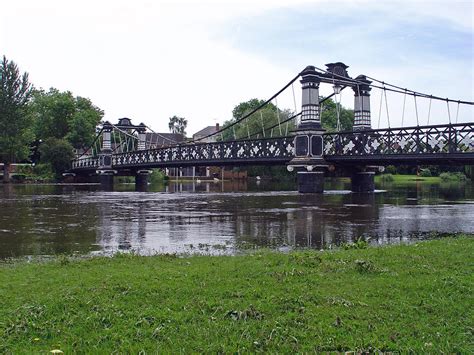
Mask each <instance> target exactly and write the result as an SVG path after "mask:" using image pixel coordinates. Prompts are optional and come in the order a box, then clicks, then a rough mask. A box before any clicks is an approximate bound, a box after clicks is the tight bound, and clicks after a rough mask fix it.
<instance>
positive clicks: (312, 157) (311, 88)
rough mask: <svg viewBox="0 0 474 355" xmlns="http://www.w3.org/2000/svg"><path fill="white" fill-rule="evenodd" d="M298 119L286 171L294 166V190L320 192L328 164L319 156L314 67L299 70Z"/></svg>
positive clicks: (316, 75) (319, 145)
mask: <svg viewBox="0 0 474 355" xmlns="http://www.w3.org/2000/svg"><path fill="white" fill-rule="evenodd" d="M300 82H301V85H302V90H303V92H302V104H301V106H302V109H301V112H302V113H301V121H300V124H299V125H298V127H297V129H296V137H295V158H293V159H292V160H291V161H290V163H289V165H288V171H293V170H294V169H297V182H298V192H302V193H306V192H323V190H324V172H325V170H326V168H327V166H328V164H327V163H326V162H325V161H324V159H323V136H322V135H323V133H324V131H325V130H324V129H323V128H322V127H321V110H320V105H319V84H320V83H321V79H320V77H319V76H318V74H317V72H316V69H315V67H314V66H307V67H306V68H305V69H304V70H303V72H302V73H301V81H300Z"/></svg>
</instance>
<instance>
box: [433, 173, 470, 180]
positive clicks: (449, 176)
mask: <svg viewBox="0 0 474 355" xmlns="http://www.w3.org/2000/svg"><path fill="white" fill-rule="evenodd" d="M439 177H440V179H441V180H442V181H445V182H446V181H452V182H454V181H466V180H467V178H466V175H464V173H461V172H455V173H449V172H446V173H441V174H439Z"/></svg>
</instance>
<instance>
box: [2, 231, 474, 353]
mask: <svg viewBox="0 0 474 355" xmlns="http://www.w3.org/2000/svg"><path fill="white" fill-rule="evenodd" d="M473 252H474V239H472V238H469V237H461V238H457V239H454V238H453V239H451V238H448V239H443V240H434V241H429V242H422V243H418V244H416V245H408V246H407V245H400V246H391V247H381V248H368V249H363V250H359V249H358V250H338V251H326V252H318V251H304V252H293V253H290V254H279V253H274V252H268V251H266V252H258V253H256V254H252V255H247V256H237V257H228V256H227V257H225V256H224V257H209V256H205V257H203V256H195V257H188V258H178V257H174V256H156V257H138V256H134V255H119V256H116V257H113V258H92V259H86V260H69V259H66V258H58V259H57V260H55V261H50V262H33V263H26V262H13V263H10V264H8V263H3V264H1V265H0V302H1V307H0V352H1V353H5V352H6V353H9V352H13V353H31V352H35V353H48V352H49V351H51V350H53V349H60V350H62V351H64V352H65V353H70V352H73V351H74V352H81V353H84V352H85V353H110V352H111V351H112V350H118V351H120V352H138V351H140V350H145V351H148V352H157V351H158V352H202V351H204V352H219V351H225V352H235V351H241V352H249V351H250V352H254V351H260V350H262V351H273V352H275V351H279V352H294V351H328V350H329V351H330V350H339V351H354V350H355V351H357V350H358V351H361V350H368V351H375V350H382V351H395V350H399V351H404V352H406V351H415V352H427V351H429V352H439V351H443V352H461V353H473V351H474V347H473V344H472V339H473V330H474V328H473V327H474V324H473V317H472V315H473V314H472V312H473V303H472V294H473V293H472V285H473V271H474V270H473V269H474V268H473V257H472V255H473Z"/></svg>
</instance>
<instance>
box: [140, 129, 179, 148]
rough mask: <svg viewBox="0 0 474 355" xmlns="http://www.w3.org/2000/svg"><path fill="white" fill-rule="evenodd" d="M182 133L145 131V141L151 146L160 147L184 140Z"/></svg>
mask: <svg viewBox="0 0 474 355" xmlns="http://www.w3.org/2000/svg"><path fill="white" fill-rule="evenodd" d="M184 140H185V138H184V135H182V134H181V133H150V132H147V133H146V142H147V143H148V144H150V145H152V146H153V147H162V146H167V145H173V144H176V143H181V142H184Z"/></svg>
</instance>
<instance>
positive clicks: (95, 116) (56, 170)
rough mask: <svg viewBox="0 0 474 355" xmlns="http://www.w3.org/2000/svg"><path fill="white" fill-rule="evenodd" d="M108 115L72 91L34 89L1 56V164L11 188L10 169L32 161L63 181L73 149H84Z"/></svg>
mask: <svg viewBox="0 0 474 355" xmlns="http://www.w3.org/2000/svg"><path fill="white" fill-rule="evenodd" d="M103 115H104V112H103V111H102V110H101V109H100V108H98V107H97V106H95V105H94V104H93V103H92V102H91V100H89V99H87V98H84V97H81V96H74V95H73V94H72V93H71V92H70V91H64V92H62V91H59V90H58V89H55V88H51V89H49V90H48V91H45V90H43V89H36V88H35V87H34V86H33V85H32V84H31V83H30V81H29V77H28V73H26V72H25V73H20V70H19V68H18V66H17V65H16V63H14V62H13V61H9V60H8V59H7V58H6V57H5V56H3V59H2V62H1V64H0V162H1V163H3V164H4V165H3V166H4V169H3V181H4V182H9V179H10V176H9V166H10V165H11V164H12V163H17V162H23V161H33V163H34V164H35V165H36V168H37V170H38V171H42V172H46V174H53V175H55V176H56V177H59V176H60V175H61V173H62V172H64V171H65V170H67V169H68V168H69V166H70V161H71V159H72V158H73V157H74V149H86V148H87V147H89V146H90V145H91V144H92V142H93V140H94V137H95V133H96V132H95V130H96V126H97V125H98V124H99V122H100V120H101V119H102V117H103Z"/></svg>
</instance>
